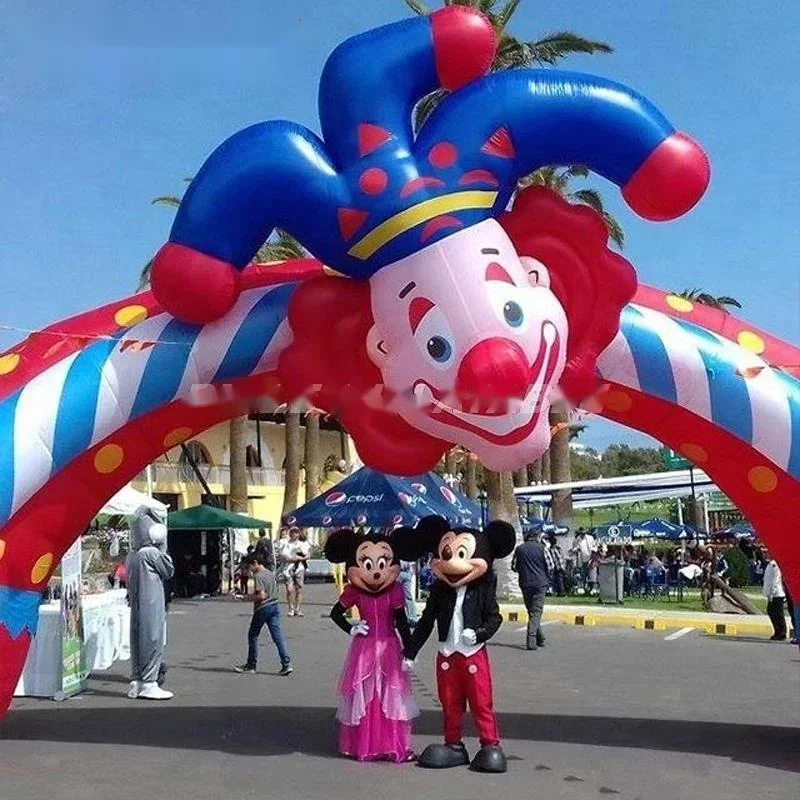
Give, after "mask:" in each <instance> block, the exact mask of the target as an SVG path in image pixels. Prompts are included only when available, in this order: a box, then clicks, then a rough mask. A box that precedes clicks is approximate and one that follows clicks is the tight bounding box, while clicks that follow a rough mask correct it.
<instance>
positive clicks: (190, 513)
mask: <svg viewBox="0 0 800 800" xmlns="http://www.w3.org/2000/svg"><path fill="white" fill-rule="evenodd" d="M167 527H168V528H169V529H170V530H173V531H224V530H228V529H229V528H268V527H269V523H268V522H264V520H261V519H255V518H253V517H247V516H245V515H244V514H237V513H236V512H235V511H226V510H225V509H224V508H217V507H216V506H205V505H200V506H193V507H192V508H184V509H183V510H182V511H173V512H171V513H170V514H169V515H168V517H167Z"/></svg>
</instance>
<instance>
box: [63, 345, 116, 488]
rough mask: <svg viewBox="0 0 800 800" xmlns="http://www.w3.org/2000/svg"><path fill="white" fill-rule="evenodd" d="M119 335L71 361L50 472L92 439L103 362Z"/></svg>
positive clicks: (83, 449)
mask: <svg viewBox="0 0 800 800" xmlns="http://www.w3.org/2000/svg"><path fill="white" fill-rule="evenodd" d="M120 335H121V334H117V336H115V337H114V338H113V339H108V340H104V341H100V342H96V343H95V344H92V345H90V346H89V347H87V348H86V349H85V350H82V351H81V352H80V353H79V354H78V356H77V358H76V359H75V360H74V361H73V362H72V364H71V365H70V368H69V371H68V372H67V377H66V378H65V380H64V388H63V389H62V391H61V398H60V399H59V401H58V412H57V414H56V423H55V433H54V435H53V467H52V469H51V471H50V474H51V475H55V474H56V472H58V471H59V470H60V469H61V468H62V467H63V466H64V465H65V464H68V463H69V462H70V461H72V459H73V458H76V457H77V456H79V455H80V454H81V453H83V452H84V451H85V450H86V449H87V448H88V447H89V446H90V445H91V443H92V433H93V432H94V417H95V413H96V411H97V397H98V394H99V391H100V380H101V378H102V374H103V366H104V365H105V363H106V361H107V360H108V357H109V356H110V355H111V353H112V352H113V350H114V348H115V347H116V346H117V338H118V336H120Z"/></svg>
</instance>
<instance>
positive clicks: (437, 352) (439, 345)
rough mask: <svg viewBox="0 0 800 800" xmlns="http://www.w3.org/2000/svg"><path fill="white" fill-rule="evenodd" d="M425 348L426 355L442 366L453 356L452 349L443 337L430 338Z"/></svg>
mask: <svg viewBox="0 0 800 800" xmlns="http://www.w3.org/2000/svg"><path fill="white" fill-rule="evenodd" d="M425 348H426V349H427V351H428V355H429V356H430V357H431V358H432V359H433V360H434V361H436V362H438V363H439V364H443V363H444V362H445V361H447V360H448V359H449V358H450V357H451V356H452V355H453V347H452V346H451V344H450V342H448V341H447V339H445V338H444V336H431V338H430V339H428V342H427V344H426V345H425Z"/></svg>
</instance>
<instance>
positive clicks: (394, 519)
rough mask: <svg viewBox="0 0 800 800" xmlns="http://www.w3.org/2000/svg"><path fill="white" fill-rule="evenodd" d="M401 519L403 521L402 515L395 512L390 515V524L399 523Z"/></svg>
mask: <svg viewBox="0 0 800 800" xmlns="http://www.w3.org/2000/svg"><path fill="white" fill-rule="evenodd" d="M402 521H403V515H402V514H395V515H394V516H393V517H392V524H393V525H399V524H400V523H401V522H402Z"/></svg>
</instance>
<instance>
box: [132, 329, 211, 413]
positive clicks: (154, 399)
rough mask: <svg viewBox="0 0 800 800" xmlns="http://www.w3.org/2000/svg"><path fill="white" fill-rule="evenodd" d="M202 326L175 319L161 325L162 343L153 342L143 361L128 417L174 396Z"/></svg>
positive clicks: (157, 405)
mask: <svg viewBox="0 0 800 800" xmlns="http://www.w3.org/2000/svg"><path fill="white" fill-rule="evenodd" d="M202 329H203V326H202V325H187V324H186V323H184V322H179V321H178V320H175V319H174V320H172V322H170V323H169V324H168V325H167V326H166V327H165V328H164V330H163V331H162V332H161V335H160V336H159V337H158V340H159V342H165V344H163V345H159V344H157V345H156V346H155V347H154V348H153V352H152V355H151V356H150V358H149V359H148V361H147V366H145V368H144V373H143V374H142V380H141V383H140V384H139V390H138V391H137V392H136V399H135V400H134V401H133V410H132V411H131V416H130V418H131V419H136V418H137V417H140V416H142V414H146V413H147V412H148V411H152V410H153V409H154V408H158V407H159V406H163V405H164V404H165V403H169V402H171V401H172V400H173V399H174V397H175V393H176V392H177V391H178V387H179V386H180V385H181V381H182V380H183V373H184V371H185V370H186V364H187V362H188V361H189V353H191V350H192V345H193V344H194V341H195V339H196V338H197V335H198V334H199V333H200V331H201V330H202ZM166 342H169V343H170V344H166ZM176 342H177V344H176Z"/></svg>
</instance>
